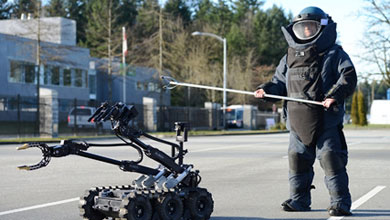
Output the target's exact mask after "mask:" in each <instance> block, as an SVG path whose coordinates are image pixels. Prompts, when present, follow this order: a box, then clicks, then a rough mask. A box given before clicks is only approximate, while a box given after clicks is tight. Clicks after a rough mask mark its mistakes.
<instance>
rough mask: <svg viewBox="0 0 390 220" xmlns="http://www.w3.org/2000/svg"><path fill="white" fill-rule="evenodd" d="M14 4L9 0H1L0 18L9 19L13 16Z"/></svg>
mask: <svg viewBox="0 0 390 220" xmlns="http://www.w3.org/2000/svg"><path fill="white" fill-rule="evenodd" d="M12 7H13V5H12V4H11V3H9V2H8V1H7V0H0V19H8V18H10V17H11V10H12Z"/></svg>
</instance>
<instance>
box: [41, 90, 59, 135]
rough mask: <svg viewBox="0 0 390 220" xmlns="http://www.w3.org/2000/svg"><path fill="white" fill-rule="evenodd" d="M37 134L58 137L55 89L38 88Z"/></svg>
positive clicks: (56, 95)
mask: <svg viewBox="0 0 390 220" xmlns="http://www.w3.org/2000/svg"><path fill="white" fill-rule="evenodd" d="M39 91H40V103H41V108H40V111H39V121H40V122H39V136H41V137H58V94H57V91H54V90H51V89H46V88H40V89H39Z"/></svg>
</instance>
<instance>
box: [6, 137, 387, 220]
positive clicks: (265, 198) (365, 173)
mask: <svg viewBox="0 0 390 220" xmlns="http://www.w3.org/2000/svg"><path fill="white" fill-rule="evenodd" d="M346 137H347V142H348V144H349V149H350V161H349V165H348V171H349V176H350V182H351V184H350V189H351V193H352V199H353V202H354V203H353V208H354V216H352V217H344V218H329V216H328V214H327V213H326V208H327V206H328V203H329V196H328V192H327V190H326V188H325V185H324V183H323V171H322V170H321V168H320V166H319V163H318V161H317V162H316V164H315V172H316V176H315V178H314V185H316V189H315V190H313V191H312V197H313V204H312V209H313V210H312V211H311V212H299V213H286V212H283V211H281V209H280V204H281V202H283V201H284V200H285V199H287V197H288V182H287V175H288V173H287V172H288V171H287V170H288V161H287V152H286V151H287V141H288V134H269V135H245V136H244V135H243V136H215V137H190V138H189V142H188V143H186V147H187V148H188V149H189V151H190V153H189V154H188V155H187V156H186V158H185V162H186V163H192V164H194V165H195V167H196V168H197V169H199V170H200V171H201V173H200V174H201V176H202V179H203V180H202V183H201V186H202V187H205V188H207V189H208V190H209V191H210V192H212V194H213V198H214V201H215V207H214V212H213V215H212V220H262V219H280V220H281V219H289V220H292V219H314V220H319V219H328V220H336V219H359V220H360V219H362V220H363V219H370V220H371V219H382V220H384V219H390V205H389V204H390V130H369V131H358V130H347V131H346ZM111 141H112V140H111ZM148 143H149V142H148ZM157 146H159V145H157ZM15 147H16V146H15V145H2V146H0V175H1V177H0V198H1V199H0V219H1V220H16V219H18V220H19V219H23V220H53V219H55V220H57V219H58V220H75V219H80V217H79V216H78V208H77V206H78V202H77V197H78V196H80V195H82V194H83V193H84V190H85V189H89V188H90V187H92V186H102V185H115V184H119V185H121V184H128V183H130V182H131V180H132V179H134V178H136V177H137V176H138V175H136V174H131V173H124V172H121V171H120V170H119V169H118V168H117V167H115V166H112V165H106V164H103V163H101V162H97V161H93V160H88V159H84V158H81V157H77V156H68V157H65V158H52V161H51V163H50V164H49V166H48V167H46V168H43V169H39V170H36V171H31V172H27V171H19V170H17V169H16V166H17V165H21V164H26V163H27V164H31V163H35V162H37V161H38V160H39V159H40V152H39V151H38V150H27V151H19V152H18V151H16V150H15ZM164 148H165V149H167V148H166V147H164ZM167 151H168V149H167ZM90 152H95V153H99V154H103V155H106V156H110V157H115V158H118V159H131V158H135V157H136V154H135V153H134V152H133V151H131V150H130V149H128V148H124V147H118V148H114V149H113V148H111V149H106V148H98V149H96V148H95V149H90ZM145 163H146V165H150V166H156V164H155V163H154V162H153V161H149V160H146V161H145Z"/></svg>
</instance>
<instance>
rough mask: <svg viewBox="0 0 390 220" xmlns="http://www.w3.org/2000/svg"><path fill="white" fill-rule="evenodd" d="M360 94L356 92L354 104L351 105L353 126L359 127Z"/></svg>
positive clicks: (353, 98)
mask: <svg viewBox="0 0 390 220" xmlns="http://www.w3.org/2000/svg"><path fill="white" fill-rule="evenodd" d="M358 102H359V101H358V92H354V93H353V96H352V104H351V119H352V124H354V125H358V124H360V121H359V109H358Z"/></svg>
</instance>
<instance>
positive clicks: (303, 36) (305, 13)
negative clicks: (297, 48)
mask: <svg viewBox="0 0 390 220" xmlns="http://www.w3.org/2000/svg"><path fill="white" fill-rule="evenodd" d="M329 18H330V17H329V16H328V15H327V14H326V13H325V12H324V11H322V10H321V9H320V8H318V7H307V8H304V9H303V10H302V11H301V12H300V13H299V14H298V15H297V16H296V17H294V19H293V27H292V30H293V32H294V35H295V36H296V37H297V38H298V39H299V40H303V41H306V40H310V39H312V38H314V37H316V36H317V35H318V34H319V33H320V32H321V30H322V26H325V25H328V21H329Z"/></svg>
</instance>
